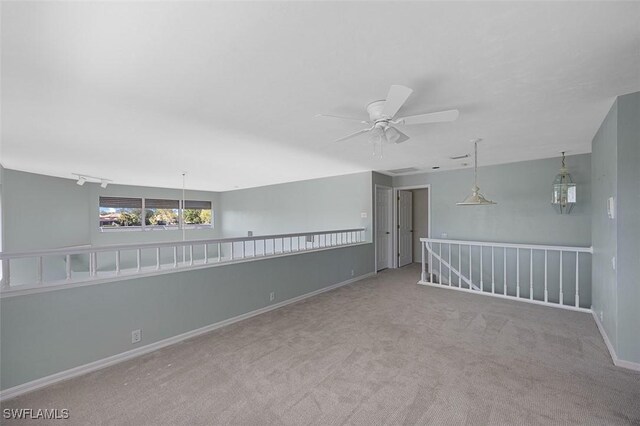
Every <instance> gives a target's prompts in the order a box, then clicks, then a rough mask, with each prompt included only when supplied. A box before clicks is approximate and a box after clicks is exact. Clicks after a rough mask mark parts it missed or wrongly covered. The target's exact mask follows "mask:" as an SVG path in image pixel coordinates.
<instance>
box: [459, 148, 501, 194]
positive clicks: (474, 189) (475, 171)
mask: <svg viewBox="0 0 640 426" xmlns="http://www.w3.org/2000/svg"><path fill="white" fill-rule="evenodd" d="M481 140H482V139H476V140H474V141H473V144H474V154H475V155H474V157H473V158H474V161H475V163H474V168H473V176H474V178H473V187H472V188H471V195H469V196H468V197H467V198H465V199H464V200H463V201H461V202H459V203H456V205H458V206H490V205H493V204H498V203H496V202H495V201H491V200H487V199H486V198H485V197H484V195H482V194H481V193H480V188H479V187H478V142H480V141H481Z"/></svg>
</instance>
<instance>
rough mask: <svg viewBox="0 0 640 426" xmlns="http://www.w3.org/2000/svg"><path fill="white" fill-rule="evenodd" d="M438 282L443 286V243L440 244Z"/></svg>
mask: <svg viewBox="0 0 640 426" xmlns="http://www.w3.org/2000/svg"><path fill="white" fill-rule="evenodd" d="M438 282H439V283H440V284H442V243H438Z"/></svg>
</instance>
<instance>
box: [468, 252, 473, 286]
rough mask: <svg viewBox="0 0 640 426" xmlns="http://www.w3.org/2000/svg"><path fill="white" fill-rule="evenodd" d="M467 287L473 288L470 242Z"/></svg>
mask: <svg viewBox="0 0 640 426" xmlns="http://www.w3.org/2000/svg"><path fill="white" fill-rule="evenodd" d="M469 288H470V289H472V288H473V269H472V268H471V244H469Z"/></svg>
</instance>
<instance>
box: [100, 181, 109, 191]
mask: <svg viewBox="0 0 640 426" xmlns="http://www.w3.org/2000/svg"><path fill="white" fill-rule="evenodd" d="M107 185H109V182H108V181H107V180H105V179H102V180H101V181H100V187H101V188H103V189H104V188H106V187H107Z"/></svg>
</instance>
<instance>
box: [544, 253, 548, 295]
mask: <svg viewBox="0 0 640 426" xmlns="http://www.w3.org/2000/svg"><path fill="white" fill-rule="evenodd" d="M547 261H548V255H547V250H545V251H544V301H545V303H547V302H548V301H549V291H548V290H547Z"/></svg>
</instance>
